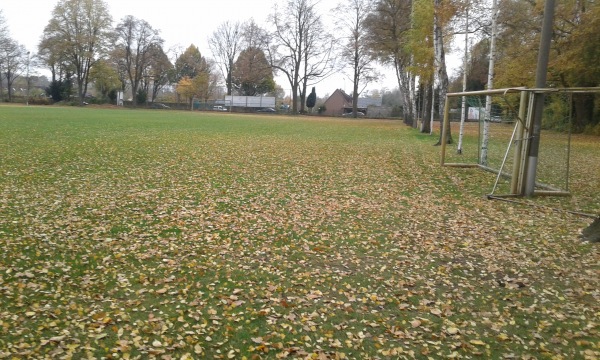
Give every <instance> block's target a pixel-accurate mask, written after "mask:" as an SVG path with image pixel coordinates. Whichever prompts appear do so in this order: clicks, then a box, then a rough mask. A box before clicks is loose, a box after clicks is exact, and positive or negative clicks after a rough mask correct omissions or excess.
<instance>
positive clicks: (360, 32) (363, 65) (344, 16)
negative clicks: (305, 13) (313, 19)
mask: <svg viewBox="0 0 600 360" xmlns="http://www.w3.org/2000/svg"><path fill="white" fill-rule="evenodd" d="M372 7H373V2H372V0H350V1H345V2H342V3H340V4H339V5H338V6H337V7H336V11H335V12H336V14H338V21H337V26H338V29H340V30H341V33H342V39H341V42H342V43H341V48H340V58H341V61H342V62H343V63H344V65H345V67H346V68H348V69H350V74H351V75H350V79H351V80H352V85H353V86H352V113H353V114H354V117H356V116H357V108H358V96H359V95H360V93H362V91H363V90H364V89H365V87H366V86H367V85H368V84H369V83H371V82H373V81H375V80H377V78H378V73H377V71H376V69H375V67H374V66H373V65H374V62H375V55H374V52H373V51H372V50H373V49H372V48H371V46H370V44H369V43H368V41H367V38H368V32H367V17H368V16H369V15H370V14H371V11H372Z"/></svg>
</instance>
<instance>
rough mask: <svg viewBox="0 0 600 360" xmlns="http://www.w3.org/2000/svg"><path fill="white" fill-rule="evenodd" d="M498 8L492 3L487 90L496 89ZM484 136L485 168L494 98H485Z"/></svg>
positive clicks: (482, 141) (480, 161) (494, 2)
mask: <svg viewBox="0 0 600 360" xmlns="http://www.w3.org/2000/svg"><path fill="white" fill-rule="evenodd" d="M497 18H498V6H497V2H496V0H493V1H492V35H491V38H490V62H489V66H488V79H487V81H488V82H487V89H488V90H492V89H493V88H494V63H495V60H496V31H497V27H498V26H497V21H496V20H497ZM483 116H484V119H483V134H482V139H481V159H480V160H479V163H480V164H481V165H483V166H487V164H488V156H487V155H488V144H489V139H490V121H491V119H492V97H491V96H490V95H488V96H486V97H485V114H484V115H483Z"/></svg>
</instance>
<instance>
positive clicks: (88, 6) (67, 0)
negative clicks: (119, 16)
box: [42, 0, 113, 104]
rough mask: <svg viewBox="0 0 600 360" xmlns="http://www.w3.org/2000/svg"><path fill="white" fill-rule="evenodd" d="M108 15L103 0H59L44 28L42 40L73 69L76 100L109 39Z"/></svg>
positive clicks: (103, 53)
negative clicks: (76, 92)
mask: <svg viewBox="0 0 600 360" xmlns="http://www.w3.org/2000/svg"><path fill="white" fill-rule="evenodd" d="M112 35H113V33H112V18H111V16H110V14H109V12H108V6H107V5H106V2H104V1H103V0H59V2H58V3H57V4H56V6H55V7H54V10H53V11H52V17H51V19H50V21H49V22H48V25H46V27H45V28H44V34H43V40H42V41H46V42H48V43H51V44H53V47H52V48H49V49H48V50H49V51H51V52H53V53H55V56H54V58H56V59H61V60H62V61H65V62H66V63H67V64H65V66H69V67H71V68H72V69H73V73H74V74H75V78H76V82H77V91H78V96H79V102H80V103H81V104H83V101H84V99H85V94H86V92H87V88H88V83H89V75H90V69H91V68H92V66H93V65H94V64H95V63H96V61H98V60H99V59H100V58H102V57H103V56H104V55H105V54H106V53H107V52H108V47H109V44H110V40H111V39H112Z"/></svg>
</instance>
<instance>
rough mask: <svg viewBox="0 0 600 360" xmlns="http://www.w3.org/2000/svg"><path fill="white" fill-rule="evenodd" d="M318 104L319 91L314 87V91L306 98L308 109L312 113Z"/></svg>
mask: <svg viewBox="0 0 600 360" xmlns="http://www.w3.org/2000/svg"><path fill="white" fill-rule="evenodd" d="M316 104H317V91H316V90H315V88H314V87H313V88H312V91H311V92H310V94H309V95H308V97H307V98H306V107H307V108H309V109H310V112H312V109H313V108H314V107H315V105H316Z"/></svg>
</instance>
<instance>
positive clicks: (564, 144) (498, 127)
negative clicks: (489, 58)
mask: <svg viewBox="0 0 600 360" xmlns="http://www.w3.org/2000/svg"><path fill="white" fill-rule="evenodd" d="M538 94H544V95H545V97H546V98H547V101H546V102H545V104H544V109H543V115H544V121H545V122H547V123H548V124H549V125H552V126H553V127H554V128H558V129H562V132H561V131H547V132H546V131H544V132H543V134H542V135H539V138H538V140H541V137H544V138H546V139H545V140H544V142H543V144H542V145H543V147H542V148H540V151H539V152H540V165H541V168H540V167H536V169H534V173H531V168H532V167H531V166H530V164H528V160H529V156H528V154H529V150H530V147H531V146H532V141H533V137H534V136H536V134H535V133H534V131H533V113H534V105H535V104H534V102H535V101H534V100H535V98H536V96H537V95H538ZM575 94H588V95H590V96H596V97H600V88H544V89H530V88H525V87H519V88H506V89H495V90H482V91H470V92H459V93H449V94H447V98H446V106H445V108H444V113H443V116H444V118H443V122H442V129H441V132H442V136H441V139H442V141H441V157H440V164H441V166H447V167H470V168H473V167H476V168H480V169H483V170H486V171H491V172H493V173H495V174H496V181H495V183H494V186H493V189H492V190H491V193H490V194H488V196H495V197H503V196H507V197H514V196H517V197H519V196H526V195H529V194H528V191H527V189H526V187H527V185H528V182H529V181H530V180H531V177H532V176H533V177H534V178H535V179H534V180H535V190H534V193H533V195H535V196H568V195H570V190H569V161H570V156H571V154H570V149H571V145H570V137H571V128H572V126H573V124H574V116H573V108H574V103H573V96H574V95H575ZM484 96H492V98H493V105H492V111H489V110H487V109H485V108H484V107H483V106H482V104H483V97H484ZM461 97H464V98H466V102H467V103H469V106H470V107H471V108H472V109H471V110H472V111H470V113H472V114H476V115H475V118H470V119H471V122H470V123H469V125H468V126H467V128H470V131H471V132H470V139H469V140H468V141H465V142H464V143H466V145H461V146H466V149H465V150H463V149H462V148H461V149H457V151H456V154H453V153H450V152H449V146H448V145H449V144H447V141H446V139H447V136H446V135H447V132H448V129H449V128H450V126H451V125H452V123H451V121H450V113H451V111H450V110H451V104H452V103H453V100H454V102H456V98H461ZM464 120H465V119H461V121H464ZM461 126H462V125H461ZM483 128H485V131H483V132H482V129H483ZM475 132H477V133H475ZM475 140H476V141H475ZM469 146H470V148H469ZM483 146H485V147H486V148H485V151H482V147H483ZM482 157H486V158H485V159H482ZM497 190H498V191H501V192H502V194H501V195H497V194H495V192H496V191H497Z"/></svg>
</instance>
